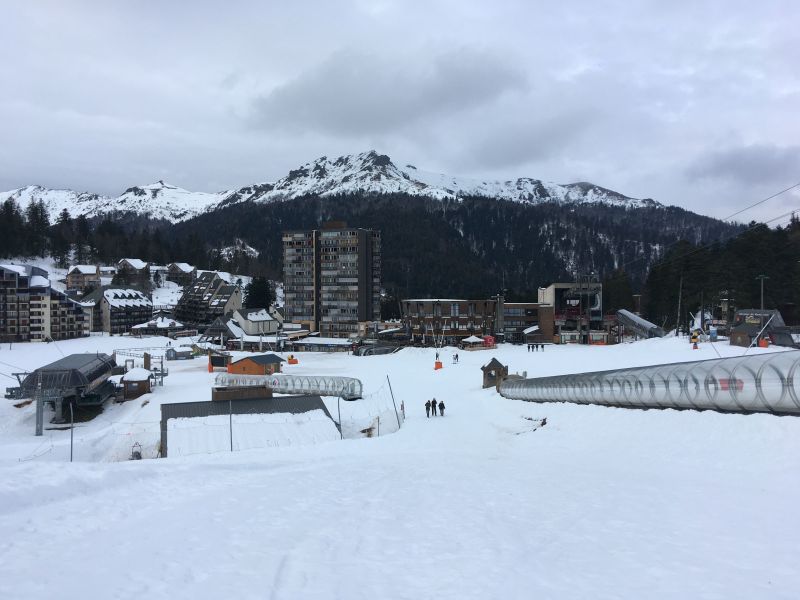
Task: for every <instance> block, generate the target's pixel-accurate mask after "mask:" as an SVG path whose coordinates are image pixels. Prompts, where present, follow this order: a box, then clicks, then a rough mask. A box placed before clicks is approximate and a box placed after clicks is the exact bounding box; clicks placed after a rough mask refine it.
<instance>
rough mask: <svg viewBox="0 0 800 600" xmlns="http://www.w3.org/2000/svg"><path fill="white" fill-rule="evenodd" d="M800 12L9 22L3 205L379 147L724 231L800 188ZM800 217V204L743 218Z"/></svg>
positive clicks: (499, 7)
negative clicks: (7, 193)
mask: <svg viewBox="0 0 800 600" xmlns="http://www.w3.org/2000/svg"><path fill="white" fill-rule="evenodd" d="M799 20H800V3H797V2H794V1H793V0H784V1H771V0H762V1H761V2H752V1H739V0H726V1H704V2H696V1H684V0H674V1H672V2H663V1H647V0H642V1H638V2H630V1H627V2H623V1H614V0H611V1H606V2H596V1H573V2H562V3H557V2H535V1H527V2H526V1H519V2H515V1H507V2H503V1H499V0H498V1H495V2H482V1H473V0H444V1H441V0H428V1H425V2H415V1H413V0H404V1H394V0H375V1H367V0H355V1H341V2H334V1H328V2H324V1H319V2H317V1H314V0H307V1H304V2H293V3H287V2H256V1H252V2H244V1H238V0H228V1H226V2H224V3H222V2H211V1H206V0H194V1H192V2H177V1H168V0H164V1H155V0H142V1H138V2H122V1H109V2H83V1H80V0H72V1H70V2H62V1H47V0H40V1H37V2H30V1H17V0H4V1H3V2H2V4H0V39H2V40H3V58H2V59H0V190H11V189H15V188H19V187H23V186H26V185H31V184H37V185H43V186H46V187H53V188H70V189H75V190H78V191H91V192H96V193H101V194H108V195H117V194H119V193H121V192H122V191H124V190H125V189H126V188H128V187H130V186H133V185H143V184H147V183H151V182H153V181H157V180H160V179H163V180H165V181H168V182H169V183H172V184H174V185H178V186H181V187H184V188H186V189H190V190H196V191H221V190H225V189H232V188H237V187H241V186H244V185H248V184H252V183H257V182H264V181H273V180H275V179H278V178H280V177H282V176H284V175H285V174H286V173H287V172H288V171H289V170H290V169H292V168H295V167H297V166H299V165H301V164H303V163H306V162H309V161H311V160H313V159H315V158H317V157H319V156H323V155H324V156H329V157H331V156H338V155H342V154H352V153H357V152H362V151H365V150H369V149H375V150H377V151H378V152H380V153H383V154H388V155H389V156H390V157H391V158H392V159H393V160H394V161H395V162H396V163H397V164H398V165H404V164H406V163H412V164H414V165H416V166H417V167H418V168H420V169H425V170H427V171H436V172H441V173H447V174H450V175H460V176H467V177H475V178H478V177H479V178H500V179H508V178H516V177H533V178H537V179H542V180H545V181H553V182H556V183H571V182H575V181H590V182H592V183H595V184H597V185H601V186H603V187H606V188H610V189H613V190H615V191H618V192H621V193H623V194H626V195H628V196H632V197H636V198H653V199H655V200H658V201H659V202H662V203H664V204H675V205H678V206H682V207H685V208H688V209H690V210H693V211H695V212H698V213H701V214H708V215H711V216H715V217H718V218H725V217H727V216H729V215H731V214H732V213H734V212H736V211H738V210H740V209H742V208H744V207H746V206H748V205H750V204H753V203H755V202H756V201H758V200H760V199H763V198H766V197H767V196H770V195H772V194H774V193H776V192H779V191H780V190H783V189H785V188H787V187H789V186H791V185H793V184H795V183H798V182H800V118H798V117H799V116H800V68H798V65H800V44H798V43H797V41H798V34H797V23H798V21H799ZM794 208H797V209H800V188H795V189H794V190H793V191H791V192H788V193H785V194H782V195H780V196H778V197H777V198H774V199H772V200H769V201H767V202H765V203H763V204H761V205H759V206H758V207H756V208H754V209H751V210H749V211H747V212H744V213H742V214H740V215H738V216H737V217H736V218H737V219H738V220H742V221H744V222H747V221H749V220H761V221H770V220H772V221H771V222H772V224H781V223H785V222H786V221H787V220H788V217H784V218H776V217H778V216H779V215H782V214H784V213H787V212H788V211H791V210H792V209H794Z"/></svg>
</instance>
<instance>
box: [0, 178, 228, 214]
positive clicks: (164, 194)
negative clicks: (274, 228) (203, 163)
mask: <svg viewBox="0 0 800 600" xmlns="http://www.w3.org/2000/svg"><path fill="white" fill-rule="evenodd" d="M225 195H227V192H225V193H223V194H207V193H204V192H190V191H188V190H184V189H182V188H179V187H176V186H174V185H170V184H168V183H164V182H163V181H158V182H156V183H151V184H150V185H145V186H136V187H131V188H128V189H127V190H125V191H124V192H123V193H122V194H120V195H119V196H116V197H110V196H101V195H98V194H91V193H89V192H80V193H79V192H74V191H72V190H51V189H47V188H44V187H42V186H38V185H30V186H28V187H24V188H20V189H17V190H11V191H9V192H5V193H0V201H3V200H5V199H7V198H13V199H14V200H16V201H17V203H18V204H19V205H20V206H21V207H22V208H23V209H24V208H25V207H26V206H28V204H30V203H31V202H38V201H39V200H41V201H42V202H43V203H44V205H45V207H46V208H47V211H48V214H49V215H50V220H51V221H55V219H56V218H58V215H59V213H60V212H61V211H62V210H63V209H65V208H66V209H67V210H68V211H69V213H70V215H71V216H73V217H75V216H78V215H85V216H87V217H97V216H101V215H104V214H108V213H113V212H121V213H135V214H137V215H148V216H150V217H151V218H153V219H166V220H168V221H171V222H173V223H179V222H180V221H185V220H186V219H190V218H191V217H194V216H195V215H197V214H199V213H201V212H204V211H205V210H208V209H209V208H211V207H213V206H216V205H217V204H219V202H220V201H221V200H222V199H223V198H224V197H225Z"/></svg>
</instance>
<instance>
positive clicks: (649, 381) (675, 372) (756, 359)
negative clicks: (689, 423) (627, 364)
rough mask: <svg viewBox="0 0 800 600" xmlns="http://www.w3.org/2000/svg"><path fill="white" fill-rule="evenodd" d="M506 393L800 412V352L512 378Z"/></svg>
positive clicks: (537, 398) (533, 398)
mask: <svg viewBox="0 0 800 600" xmlns="http://www.w3.org/2000/svg"><path fill="white" fill-rule="evenodd" d="M500 394H501V395H502V396H504V397H506V398H510V399H512V400H526V401H529V402H573V403H577V404H601V405H605V406H620V407H627V408H678V409H694V410H717V411H722V412H739V413H751V412H765V413H773V414H782V415H788V414H792V415H800V352H797V351H789V352H774V353H769V354H755V355H752V356H737V357H733V358H720V359H711V360H703V361H696V362H687V363H671V364H666V365H654V366H650V367H637V368H631V369H617V370H614V371H598V372H594V373H576V374H574V375H556V376H551V377H539V378H535V379H508V380H506V381H504V382H503V383H502V384H501V385H500Z"/></svg>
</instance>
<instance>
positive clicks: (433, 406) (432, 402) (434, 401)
mask: <svg viewBox="0 0 800 600" xmlns="http://www.w3.org/2000/svg"><path fill="white" fill-rule="evenodd" d="M431 411H433V416H434V417H435V416H436V398H434V399H433V400H431Z"/></svg>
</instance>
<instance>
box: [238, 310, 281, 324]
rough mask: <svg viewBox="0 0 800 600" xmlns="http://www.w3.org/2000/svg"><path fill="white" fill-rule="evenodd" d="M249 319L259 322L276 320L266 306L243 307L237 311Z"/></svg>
mask: <svg viewBox="0 0 800 600" xmlns="http://www.w3.org/2000/svg"><path fill="white" fill-rule="evenodd" d="M237 312H238V313H239V314H240V315H242V316H243V317H244V318H245V319H247V320H248V321H251V322H253V323H258V322H261V321H274V320H275V319H273V318H272V315H271V314H269V311H268V310H267V309H266V308H242V309H239V310H238V311H237Z"/></svg>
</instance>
